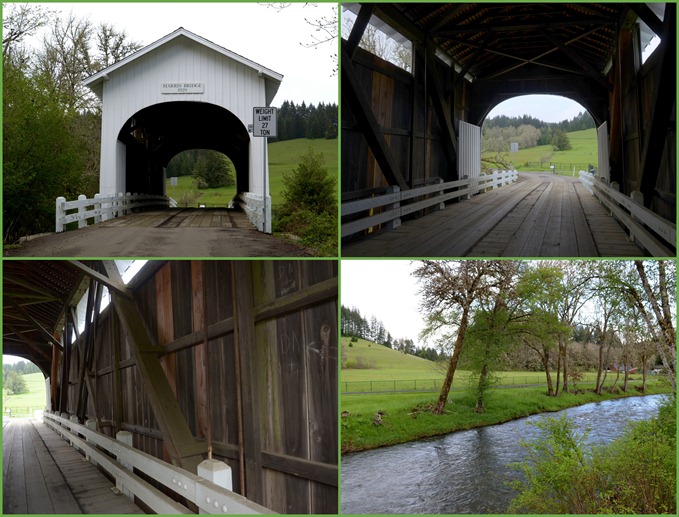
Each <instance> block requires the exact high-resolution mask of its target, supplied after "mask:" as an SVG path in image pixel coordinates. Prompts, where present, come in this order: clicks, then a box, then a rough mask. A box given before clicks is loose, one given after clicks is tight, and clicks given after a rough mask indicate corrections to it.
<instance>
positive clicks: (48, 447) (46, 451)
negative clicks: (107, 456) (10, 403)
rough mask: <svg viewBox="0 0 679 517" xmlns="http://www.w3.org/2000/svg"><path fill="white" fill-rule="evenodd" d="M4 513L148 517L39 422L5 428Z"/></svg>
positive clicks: (15, 422)
mask: <svg viewBox="0 0 679 517" xmlns="http://www.w3.org/2000/svg"><path fill="white" fill-rule="evenodd" d="M2 447H3V513H5V514H16V513H22V514H26V513H28V514H81V513H88V514H143V513H144V512H143V511H142V510H141V509H139V508H138V507H137V506H136V505H135V504H134V503H133V502H132V501H131V500H130V499H128V498H127V497H125V496H124V495H120V494H116V493H114V491H113V488H114V487H115V484H114V483H112V482H111V481H110V480H109V479H107V478H106V476H104V475H103V474H102V473H101V472H100V471H99V470H98V469H97V467H95V466H94V465H93V464H92V463H90V462H88V461H86V460H85V459H84V456H83V455H82V454H80V453H79V452H78V451H76V450H75V449H74V448H73V447H71V446H70V445H69V443H68V442H67V441H66V440H64V439H63V438H62V437H61V436H59V435H58V434H57V433H56V432H54V431H53V430H51V429H50V428H48V427H47V426H46V425H45V424H43V423H42V422H40V421H38V420H28V419H23V420H14V421H12V422H11V423H10V424H8V425H7V426H5V427H4V428H3V444H2Z"/></svg>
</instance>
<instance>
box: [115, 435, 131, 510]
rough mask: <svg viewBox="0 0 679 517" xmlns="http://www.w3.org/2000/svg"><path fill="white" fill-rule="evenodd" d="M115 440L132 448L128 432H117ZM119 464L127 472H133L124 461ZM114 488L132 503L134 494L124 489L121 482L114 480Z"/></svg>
mask: <svg viewBox="0 0 679 517" xmlns="http://www.w3.org/2000/svg"><path fill="white" fill-rule="evenodd" d="M116 440H118V441H119V442H122V443H124V444H125V445H129V446H130V447H132V433H131V432H129V431H118V432H117V433H116ZM117 459H118V461H120V457H118V458H117ZM120 462H121V463H122V465H123V467H125V468H126V469H127V470H130V471H131V470H133V467H132V465H130V464H129V463H125V462H124V461H120ZM116 488H117V489H118V490H120V491H121V492H122V493H123V494H125V495H126V496H127V497H129V498H130V499H132V500H133V501H134V494H133V493H132V492H130V490H129V489H127V488H125V486H123V483H122V481H120V479H116Z"/></svg>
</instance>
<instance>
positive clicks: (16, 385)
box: [3, 372, 28, 395]
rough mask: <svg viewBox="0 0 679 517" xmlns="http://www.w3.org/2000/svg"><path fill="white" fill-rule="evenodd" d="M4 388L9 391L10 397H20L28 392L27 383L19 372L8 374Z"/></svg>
mask: <svg viewBox="0 0 679 517" xmlns="http://www.w3.org/2000/svg"><path fill="white" fill-rule="evenodd" d="M3 387H4V388H5V389H6V390H7V393H8V394H9V395H19V394H20V393H26V392H27V391H28V387H27V386H26V381H25V380H24V378H23V376H21V375H19V374H18V373H17V372H9V373H8V375H7V378H6V379H5V381H4V383H3Z"/></svg>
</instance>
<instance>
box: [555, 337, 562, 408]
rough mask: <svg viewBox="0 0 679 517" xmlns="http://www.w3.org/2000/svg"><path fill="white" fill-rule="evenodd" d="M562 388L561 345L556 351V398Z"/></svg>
mask: <svg viewBox="0 0 679 517" xmlns="http://www.w3.org/2000/svg"><path fill="white" fill-rule="evenodd" d="M560 387H561V343H559V347H558V348H557V350H556V390H555V391H554V396H555V397H558V396H559V389H560Z"/></svg>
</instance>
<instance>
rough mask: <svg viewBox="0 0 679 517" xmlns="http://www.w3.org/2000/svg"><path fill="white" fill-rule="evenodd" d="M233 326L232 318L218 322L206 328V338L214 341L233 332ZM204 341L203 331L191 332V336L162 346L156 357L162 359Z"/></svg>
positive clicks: (188, 335)
mask: <svg viewBox="0 0 679 517" xmlns="http://www.w3.org/2000/svg"><path fill="white" fill-rule="evenodd" d="M233 326H234V320H233V318H226V319H223V320H221V321H218V322H217V323H213V324H212V325H210V326H209V327H208V328H207V338H208V339H215V338H218V337H220V336H224V335H226V334H229V333H231V332H233ZM204 339H205V334H204V332H203V329H200V330H197V331H195V332H192V333H191V334H187V335H186V336H182V337H180V338H179V339H175V340H174V341H171V342H170V343H167V344H165V345H163V347H162V351H161V352H159V354H158V355H159V356H160V357H162V356H164V355H167V354H171V353H174V352H179V351H180V350H184V349H186V348H191V347H192V346H196V345H198V344H200V343H202V342H203V340H204Z"/></svg>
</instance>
